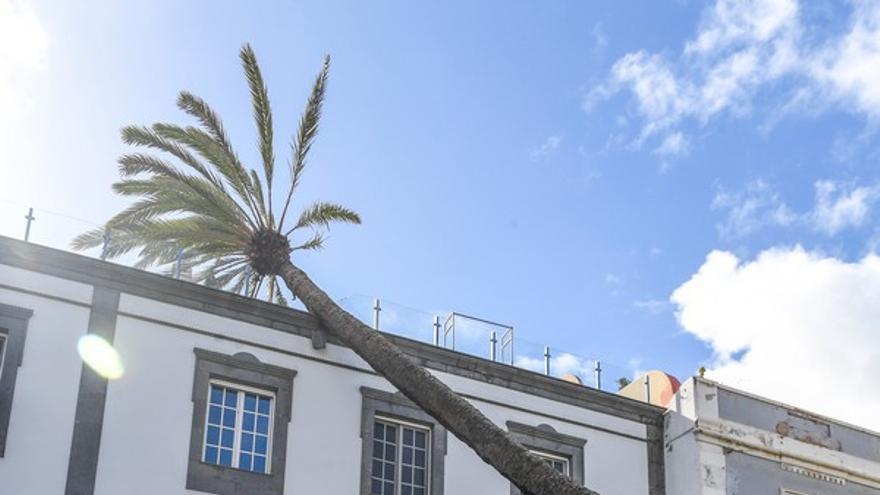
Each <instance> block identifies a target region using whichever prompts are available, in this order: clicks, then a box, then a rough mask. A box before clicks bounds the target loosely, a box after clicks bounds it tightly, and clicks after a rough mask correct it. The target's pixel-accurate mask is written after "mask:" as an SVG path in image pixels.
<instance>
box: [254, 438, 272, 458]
mask: <svg viewBox="0 0 880 495" xmlns="http://www.w3.org/2000/svg"><path fill="white" fill-rule="evenodd" d="M256 440H257V443H256V449H255V450H256V451H257V452H259V453H260V454H265V453H267V452H268V445H269V438H268V437H264V436H262V435H257V439H256Z"/></svg>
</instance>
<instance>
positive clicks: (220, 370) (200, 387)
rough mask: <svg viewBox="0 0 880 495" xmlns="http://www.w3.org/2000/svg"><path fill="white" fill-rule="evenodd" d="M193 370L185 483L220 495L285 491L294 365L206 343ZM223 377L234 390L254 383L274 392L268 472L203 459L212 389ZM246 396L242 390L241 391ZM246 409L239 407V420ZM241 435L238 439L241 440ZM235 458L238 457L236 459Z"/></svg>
mask: <svg viewBox="0 0 880 495" xmlns="http://www.w3.org/2000/svg"><path fill="white" fill-rule="evenodd" d="M193 352H194V354H195V373H194V377H193V391H192V397H191V400H192V402H193V419H192V428H191V432H190V446H189V459H188V467H187V474H186V488H188V489H191V490H198V491H203V492H209V493H213V494H216V495H237V494H240V493H247V494H249V495H270V494H278V493H282V492H283V491H284V475H285V464H286V458H287V435H288V423H290V419H291V411H292V406H293V403H292V400H293V379H294V377H295V376H296V371H294V370H291V369H287V368H283V367H280V366H274V365H270V364H264V363H261V362H260V361H259V360H258V359H257V358H256V357H255V356H253V355H252V354H249V353H246V352H239V353H237V354H235V355H231V356H230V355H226V354H221V353H219V352H214V351H209V350H206V349H199V348H195V349H193ZM221 382H222V383H223V384H224V385H226V386H228V387H229V388H232V389H234V390H239V391H242V390H243V389H245V388H247V389H253V391H254V392H255V393H259V394H261V395H267V392H271V395H273V397H274V400H273V405H272V407H271V409H270V413H271V414H270V416H271V417H270V422H269V433H270V440H269V442H270V445H269V446H268V449H269V454H268V455H267V459H266V463H267V471H268V472H267V473H260V472H258V471H246V470H243V469H239V468H237V467H231V466H222V465H219V464H213V463H208V462H205V457H204V454H205V445H206V441H205V440H206V436H207V420H208V407H209V403H210V400H209V394H210V389H211V384H212V383H221ZM242 396H243V394H242ZM241 415H242V410H237V411H236V421H237V425H238V424H241V423H240V416H241ZM239 437H240V435H237V436H236V438H235V439H234V442H236V443H238V442H240V438H239ZM238 461H239V460H238V459H235V463H236V464H237V463H238Z"/></svg>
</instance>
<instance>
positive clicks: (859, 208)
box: [811, 180, 880, 235]
mask: <svg viewBox="0 0 880 495" xmlns="http://www.w3.org/2000/svg"><path fill="white" fill-rule="evenodd" d="M878 198H880V188H878V187H877V186H874V187H855V188H850V189H849V190H847V189H845V188H843V187H841V186H840V185H838V184H836V183H834V182H832V181H827V180H823V181H818V182H816V208H815V210H813V212H812V214H811V219H812V220H813V224H814V226H815V228H816V229H817V230H819V231H821V232H824V233H826V234H828V235H833V234H836V233H837V232H839V231H840V230H842V229H844V228H846V227H860V226H862V225H864V223H865V221H866V220H867V219H868V216H869V215H870V212H871V206H872V205H873V203H874V202H875V201H877V199H878Z"/></svg>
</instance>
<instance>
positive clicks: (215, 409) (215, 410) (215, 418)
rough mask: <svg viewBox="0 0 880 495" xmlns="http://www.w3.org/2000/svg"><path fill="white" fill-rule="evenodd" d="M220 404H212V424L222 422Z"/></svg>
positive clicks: (210, 414)
mask: <svg viewBox="0 0 880 495" xmlns="http://www.w3.org/2000/svg"><path fill="white" fill-rule="evenodd" d="M220 412H221V409H220V406H211V407H210V408H209V409H208V423H209V424H212V425H219V424H220Z"/></svg>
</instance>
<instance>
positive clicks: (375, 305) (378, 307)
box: [373, 297, 382, 330]
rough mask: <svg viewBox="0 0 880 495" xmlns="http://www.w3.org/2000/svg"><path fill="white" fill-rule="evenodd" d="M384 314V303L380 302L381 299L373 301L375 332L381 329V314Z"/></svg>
mask: <svg viewBox="0 0 880 495" xmlns="http://www.w3.org/2000/svg"><path fill="white" fill-rule="evenodd" d="M380 312H382V303H381V302H379V298H378V297H377V298H376V299H374V300H373V328H374V329H375V330H378V329H379V313H380Z"/></svg>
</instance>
